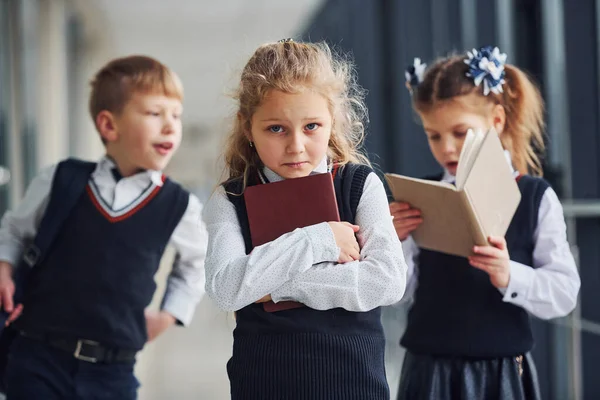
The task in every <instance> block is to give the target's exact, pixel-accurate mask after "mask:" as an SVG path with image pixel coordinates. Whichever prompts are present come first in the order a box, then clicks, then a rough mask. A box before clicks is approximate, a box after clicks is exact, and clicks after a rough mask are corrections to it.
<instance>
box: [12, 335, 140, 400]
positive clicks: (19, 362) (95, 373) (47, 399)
mask: <svg viewBox="0 0 600 400" xmlns="http://www.w3.org/2000/svg"><path fill="white" fill-rule="evenodd" d="M134 365H135V361H131V362H128V363H114V364H101V363H98V364H95V363H90V362H87V361H81V360H77V359H76V358H75V357H73V355H72V354H69V353H67V352H65V351H63V350H59V349H55V348H53V347H51V346H49V345H48V344H46V343H43V342H40V341H36V340H33V339H29V338H25V337H22V336H20V337H17V338H16V339H15V341H14V343H13V344H12V346H11V349H10V353H9V356H8V365H7V370H6V377H5V378H6V384H7V392H6V398H7V400H37V399H40V400H54V399H61V400H63V399H86V400H87V399H123V400H129V399H136V398H137V389H138V387H139V382H138V381H137V379H136V378H135V375H134V373H133V369H134Z"/></svg>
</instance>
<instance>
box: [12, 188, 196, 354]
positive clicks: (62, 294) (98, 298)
mask: <svg viewBox="0 0 600 400" xmlns="http://www.w3.org/2000/svg"><path fill="white" fill-rule="evenodd" d="M145 193H146V194H148V195H147V196H146V197H145V198H144V200H143V201H138V202H137V203H136V204H137V206H132V207H130V208H131V209H129V210H128V211H127V212H121V213H119V214H118V215H112V216H111V215H110V213H107V211H106V210H105V209H103V208H102V206H101V204H100V202H101V201H102V200H101V199H99V198H98V197H97V196H94V194H93V182H92V181H91V180H90V182H89V183H88V185H87V187H86V191H85V192H84V193H82V194H80V195H79V197H78V199H77V201H76V203H75V205H74V206H73V208H72V209H71V211H70V213H69V215H68V217H67V218H66V220H65V221H64V223H63V224H62V227H61V230H60V231H59V232H58V234H56V237H55V238H54V241H53V243H52V246H51V248H50V249H49V251H48V252H47V254H46V255H45V258H44V259H43V260H42V261H41V263H39V264H38V265H36V266H35V267H34V268H33V269H32V271H31V273H30V276H29V277H28V282H27V287H26V290H25V293H24V301H23V304H24V310H23V314H22V315H21V317H20V318H19V319H18V320H17V321H16V322H15V325H16V326H17V328H19V329H22V330H25V331H32V332H39V333H44V334H55V335H61V336H64V337H66V338H74V339H79V338H83V339H89V340H94V341H97V342H100V343H102V344H103V345H106V346H113V347H117V348H125V349H133V350H138V349H141V348H142V347H143V346H144V344H145V342H146V322H145V317H144V309H145V308H146V307H147V306H148V304H149V303H150V301H151V299H152V296H153V294H154V291H155V287H156V284H155V282H154V274H155V272H156V270H157V269H158V266H159V263H160V259H161V257H162V254H163V252H164V249H165V247H166V245H167V243H168V241H169V239H170V237H171V235H172V233H173V230H174V229H175V227H176V226H177V225H178V224H179V221H180V220H181V217H182V216H183V214H184V212H185V210H186V209H187V205H188V201H189V193H188V192H187V191H186V190H184V189H183V188H182V187H180V186H179V185H178V184H176V183H174V182H173V181H171V180H170V179H166V180H165V181H164V183H163V185H162V187H161V186H154V187H152V186H149V187H148V189H147V191H146V192H145ZM69 195H71V193H69V192H54V191H53V192H52V198H51V201H50V203H49V206H48V208H47V210H46V213H45V215H53V214H54V213H56V212H57V210H58V209H57V208H58V207H61V203H62V202H64V201H66V198H65V196H69ZM53 200H54V201H53ZM138 200H141V199H138Z"/></svg>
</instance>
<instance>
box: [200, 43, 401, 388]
mask: <svg viewBox="0 0 600 400" xmlns="http://www.w3.org/2000/svg"><path fill="white" fill-rule="evenodd" d="M355 82H356V81H355V79H354V75H353V70H352V67H351V65H350V64H349V63H348V62H347V61H346V60H345V59H343V58H341V57H337V56H335V54H333V53H332V51H331V50H330V49H329V48H328V46H327V45H326V44H324V43H318V44H313V43H298V42H294V41H292V40H289V39H288V40H282V41H280V42H277V43H269V44H265V45H263V46H261V47H259V48H258V49H257V50H256V51H255V53H254V55H253V56H252V57H251V58H250V60H249V61H248V63H247V64H246V66H245V68H244V70H243V72H242V76H241V81H240V85H239V89H238V93H237V100H238V102H239V108H238V112H237V118H236V120H235V122H234V127H233V130H232V132H231V134H230V136H229V140H228V143H227V147H226V150H225V163H226V170H227V174H228V179H227V180H226V181H225V182H224V183H223V184H222V185H221V186H219V188H217V190H216V191H215V193H214V194H213V195H212V197H211V199H210V200H209V201H208V203H207V205H206V210H205V221H206V224H207V229H208V233H209V244H208V254H207V258H206V264H205V268H206V291H207V293H208V295H209V296H210V297H211V298H212V299H213V300H214V301H215V302H216V303H217V305H218V306H219V307H221V308H222V309H224V310H229V311H236V328H235V330H234V333H233V336H234V343H233V355H232V357H231V359H230V360H229V362H228V363H227V372H228V375H229V380H230V384H231V397H232V399H233V400H237V399H260V400H270V399H273V400H275V399H277V400H278V399H388V398H389V388H388V385H387V382H386V376H385V369H384V346H385V340H384V334H383V329H382V326H381V322H380V307H381V306H384V305H390V304H393V303H396V302H397V301H399V300H400V298H401V296H402V294H403V293H404V289H405V284H406V263H405V261H404V257H403V254H402V245H401V243H400V241H399V240H398V237H397V235H396V233H395V231H394V226H393V224H392V221H391V218H390V214H389V209H388V203H387V197H386V193H385V190H384V187H383V184H382V182H381V180H380V179H379V178H378V177H377V175H375V173H373V172H372V171H371V169H370V167H369V163H368V161H367V159H366V158H365V157H364V156H363V155H362V154H361V153H360V152H359V150H358V149H359V146H360V143H361V139H362V137H363V135H364V127H363V118H364V117H366V109H365V106H364V104H363V102H362V95H361V91H360V89H359V88H358V87H357V85H356V83H355ZM320 173H329V174H331V175H332V176H333V181H334V187H335V191H336V197H337V207H338V208H339V215H340V221H341V222H337V221H323V222H322V223H318V224H315V225H310V226H305V227H302V228H298V229H295V230H293V231H292V232H289V233H285V234H283V235H281V236H280V237H278V238H276V239H275V240H272V241H270V242H267V243H265V244H262V245H258V246H255V247H254V246H253V245H252V237H251V229H252V226H251V224H250V223H249V219H248V213H247V205H248V206H249V204H248V203H246V202H245V199H244V192H245V189H246V188H249V187H252V186H256V185H267V184H269V183H272V182H277V181H282V180H284V179H303V178H305V177H307V176H309V175H313V174H320ZM332 199H333V197H332ZM333 201H334V202H335V200H333ZM311 206H314V205H311V204H304V205H302V207H311ZM334 207H336V206H335V205H334ZM298 211H299V210H297V209H294V208H293V207H290V209H289V213H295V212H298ZM283 301H295V302H299V303H302V304H303V305H304V306H302V305H300V306H294V308H288V309H283V310H280V311H275V312H270V311H273V308H274V307H272V306H270V307H266V306H265V305H264V303H268V304H271V305H272V304H273V302H274V303H275V305H277V304H278V303H281V302H283ZM269 310H270V311H269Z"/></svg>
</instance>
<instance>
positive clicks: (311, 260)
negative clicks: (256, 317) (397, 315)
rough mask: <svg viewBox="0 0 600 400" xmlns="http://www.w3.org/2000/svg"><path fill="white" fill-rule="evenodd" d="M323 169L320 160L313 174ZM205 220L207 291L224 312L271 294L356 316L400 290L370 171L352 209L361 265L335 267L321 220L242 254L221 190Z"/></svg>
mask: <svg viewBox="0 0 600 400" xmlns="http://www.w3.org/2000/svg"><path fill="white" fill-rule="evenodd" d="M263 172H264V173H265V175H266V176H267V178H268V179H269V181H271V182H275V181H279V180H281V179H282V178H281V177H280V176H278V175H277V174H275V173H274V172H273V171H271V170H269V169H268V168H264V169H263ZM324 172H327V161H326V160H323V162H322V163H321V164H320V165H319V166H318V167H317V168H316V169H315V170H314V171H313V173H324ZM290 212H294V210H290ZM205 221H206V224H207V229H208V234H209V242H208V243H209V244H208V252H207V257H206V292H207V293H208V295H209V296H210V297H211V298H213V300H215V302H216V303H217V305H218V306H219V307H221V308H222V309H225V310H230V311H236V310H239V309H241V308H243V307H245V306H247V305H249V304H252V303H254V302H256V301H257V300H259V299H261V298H262V297H264V296H266V295H268V294H270V295H271V297H272V299H273V301H274V302H279V301H283V300H294V301H298V302H301V303H303V304H305V305H307V306H308V307H311V308H313V309H317V310H328V309H332V308H337V307H341V308H344V309H346V310H349V311H357V312H359V311H369V310H371V309H373V308H376V307H379V306H384V305H390V304H394V303H395V302H397V301H399V300H400V298H401V297H402V294H403V293H404V289H405V286H406V263H405V262H404V257H403V255H402V245H401V243H400V241H399V240H398V237H397V235H396V234H395V230H394V226H393V224H392V221H391V218H390V213H389V207H388V203H387V198H386V194H385V189H384V187H383V184H382V182H381V180H380V179H379V178H378V177H377V175H375V174H374V173H371V174H369V175H368V177H367V179H366V181H365V185H364V189H363V193H362V197H361V199H360V203H359V205H358V208H357V211H356V218H355V222H356V224H357V225H359V226H360V230H359V232H358V234H357V237H358V241H359V245H360V247H361V252H360V254H361V259H360V260H359V261H353V262H348V263H344V264H338V263H337V260H338V257H339V254H340V249H339V248H338V247H337V245H336V241H335V237H334V235H333V232H332V230H331V228H330V226H329V224H328V223H327V222H323V223H320V224H316V225H312V226H308V227H305V228H299V229H296V230H294V231H293V232H289V233H286V234H284V235H282V236H280V237H279V238H277V239H275V240H273V241H272V242H269V243H266V244H264V245H262V246H257V247H255V248H254V249H253V250H252V252H251V253H250V254H249V255H246V248H245V244H244V237H243V235H242V230H241V228H240V224H239V222H238V218H237V214H236V211H235V207H234V205H233V204H232V203H231V202H230V201H229V199H228V198H227V194H226V193H225V191H224V189H223V187H222V186H221V187H219V188H218V189H217V190H216V191H215V193H214V194H213V195H212V197H211V198H210V200H209V201H208V202H207V204H206V210H205Z"/></svg>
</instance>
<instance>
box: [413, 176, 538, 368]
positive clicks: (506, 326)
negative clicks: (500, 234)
mask: <svg viewBox="0 0 600 400" xmlns="http://www.w3.org/2000/svg"><path fill="white" fill-rule="evenodd" d="M439 178H440V177H438V180H439ZM517 184H518V186H519V189H520V191H521V202H520V204H519V206H518V207H517V210H516V213H515V215H514V216H513V219H512V221H511V224H510V226H509V228H508V231H507V233H506V235H505V238H506V242H507V246H508V251H509V254H510V258H511V260H513V261H516V262H519V263H521V264H525V265H528V266H533V258H532V257H533V256H532V254H533V249H534V246H535V242H534V232H535V229H536V228H537V221H538V211H539V206H540V202H541V200H542V197H543V195H544V193H545V192H546V190H547V189H548V187H549V184H548V183H547V182H546V181H544V180H543V179H540V178H535V177H532V176H529V175H523V176H521V177H520V178H519V179H518V182H517ZM401 344H402V346H404V347H406V348H407V349H408V350H410V351H411V352H413V353H416V354H428V355H435V356H458V357H474V358H491V357H508V356H516V355H520V354H523V353H526V352H528V351H529V350H531V348H532V346H533V337H532V332H531V324H530V319H529V315H528V313H527V311H525V310H524V309H523V308H521V307H519V306H516V305H513V304H510V303H506V302H504V301H503V295H502V293H501V292H500V291H499V290H498V289H497V288H496V287H494V286H493V285H492V284H491V282H490V280H489V275H488V274H486V273H485V272H484V271H481V270H479V269H476V268H474V267H472V266H471V265H470V264H469V262H468V260H467V259H466V258H463V257H458V256H453V255H449V254H443V253H439V252H435V251H431V250H426V249H420V254H419V258H418V286H417V290H416V292H415V295H414V304H413V305H412V307H411V309H410V311H409V313H408V323H407V328H406V332H405V333H404V336H403V337H402V340H401Z"/></svg>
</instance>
